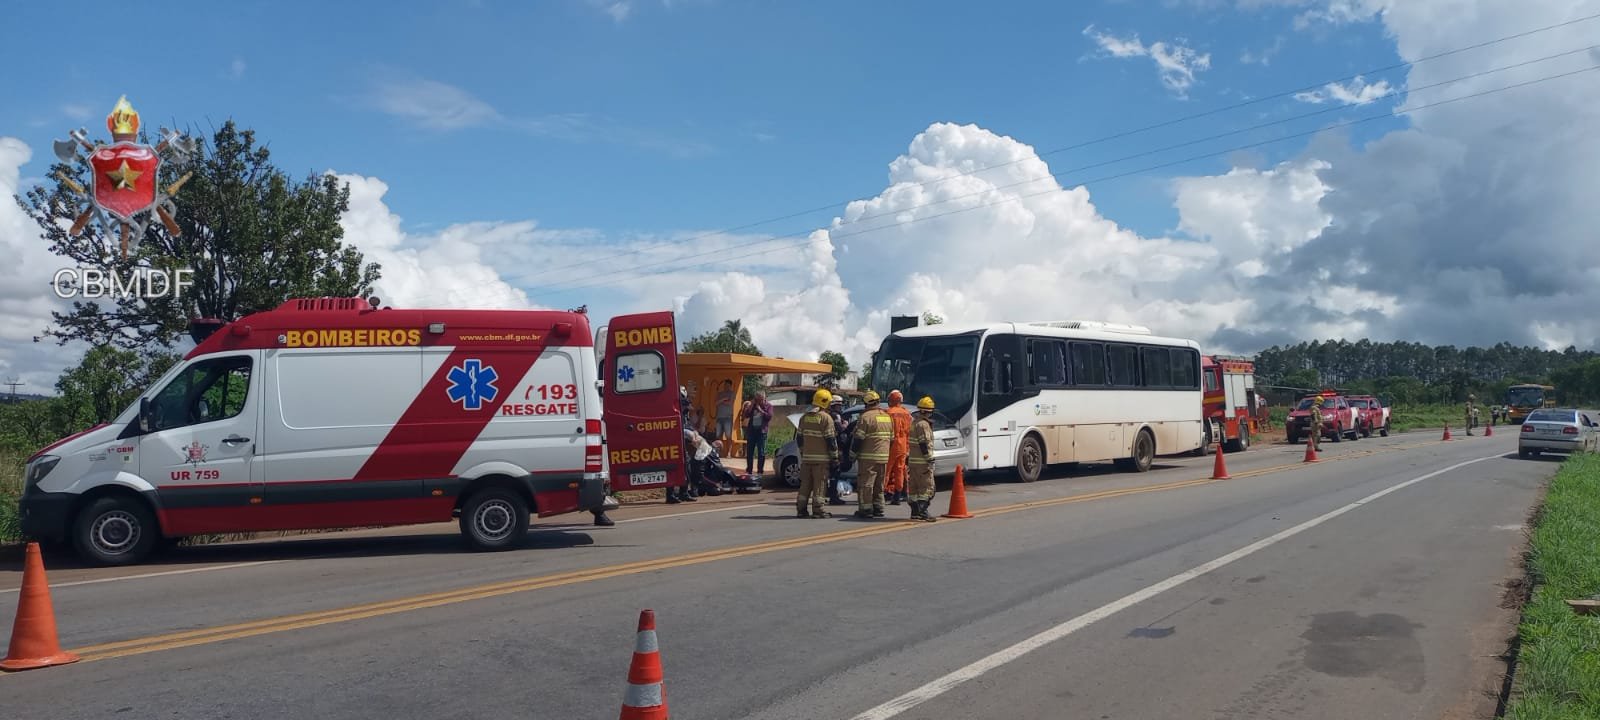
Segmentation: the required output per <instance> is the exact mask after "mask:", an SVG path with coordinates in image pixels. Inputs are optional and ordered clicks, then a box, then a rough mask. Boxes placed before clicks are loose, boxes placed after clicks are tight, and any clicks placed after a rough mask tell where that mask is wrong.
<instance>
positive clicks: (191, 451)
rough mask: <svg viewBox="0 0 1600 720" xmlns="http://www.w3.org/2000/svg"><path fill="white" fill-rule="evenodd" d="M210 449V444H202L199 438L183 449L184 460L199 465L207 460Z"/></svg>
mask: <svg viewBox="0 0 1600 720" xmlns="http://www.w3.org/2000/svg"><path fill="white" fill-rule="evenodd" d="M210 449H211V446H210V445H201V444H200V441H199V440H196V441H194V442H191V443H189V446H188V447H186V448H184V449H183V461H184V462H186V463H189V464H190V465H199V464H200V463H203V462H205V461H206V451H207V450H210Z"/></svg>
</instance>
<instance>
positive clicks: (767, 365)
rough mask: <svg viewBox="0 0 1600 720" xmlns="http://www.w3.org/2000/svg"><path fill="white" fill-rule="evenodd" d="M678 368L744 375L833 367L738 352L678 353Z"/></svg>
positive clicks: (817, 370)
mask: <svg viewBox="0 0 1600 720" xmlns="http://www.w3.org/2000/svg"><path fill="white" fill-rule="evenodd" d="M678 368H679V369H680V370H696V371H699V372H701V373H708V372H712V373H721V372H737V373H740V374H744V375H759V374H762V373H825V372H832V371H833V368H832V367H831V366H829V365H828V364H827V363H818V362H806V361H804V360H783V359H781V358H769V357H761V356H760V355H740V354H739V353H680V354H679V355H678Z"/></svg>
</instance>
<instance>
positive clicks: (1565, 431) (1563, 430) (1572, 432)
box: [1561, 425, 1578, 435]
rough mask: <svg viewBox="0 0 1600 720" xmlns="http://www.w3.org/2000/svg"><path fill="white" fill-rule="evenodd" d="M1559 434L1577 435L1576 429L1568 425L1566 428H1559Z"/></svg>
mask: <svg viewBox="0 0 1600 720" xmlns="http://www.w3.org/2000/svg"><path fill="white" fill-rule="evenodd" d="M1561 434H1562V435H1577V434H1578V429H1577V428H1575V427H1573V426H1571V425H1568V426H1566V427H1564V428H1561Z"/></svg>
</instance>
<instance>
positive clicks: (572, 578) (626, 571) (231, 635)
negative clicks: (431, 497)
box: [73, 441, 1442, 662]
mask: <svg viewBox="0 0 1600 720" xmlns="http://www.w3.org/2000/svg"><path fill="white" fill-rule="evenodd" d="M1440 442H1442V441H1432V442H1424V443H1417V444H1412V445H1397V446H1393V447H1390V448H1385V449H1381V450H1369V451H1357V452H1350V453H1344V454H1341V455H1338V456H1336V457H1330V458H1327V459H1325V460H1324V461H1323V462H1333V461H1337V460H1347V459H1351V458H1354V457H1368V456H1371V455H1376V454H1379V453H1386V452H1396V451H1399V450H1406V449H1412V448H1418V447H1425V446H1428V445H1437V444H1439V443H1440ZM1319 464H1320V463H1319ZM1305 467H1309V465H1308V464H1307V463H1303V462H1302V463H1289V464H1283V465H1274V466H1271V467H1265V468H1258V469H1255V470H1247V471H1244V472H1241V473H1237V474H1234V475H1233V476H1232V478H1231V479H1235V480H1237V479H1242V478H1250V477H1257V476H1261V475H1267V474H1270V473H1275V472H1283V471H1286V470H1292V469H1295V468H1305ZM1217 482H1225V481H1224V480H1214V479H1211V478H1198V479H1191V480H1180V481H1175V482H1170V483H1163V484H1159V485H1144V486H1140V487H1132V488H1122V489H1118V490H1105V491H1101V492H1094V493H1086V494H1079V495H1069V496H1066V497H1061V498H1053V499H1049V500H1030V501H1027V502H1020V503H1014V504H1011V505H1002V506H999V507H993V508H987V509H983V510H977V511H975V512H973V516H974V517H993V516H996V515H1003V514H1006V513H1011V512H1016V511H1019V510H1029V509H1034V508H1043V507H1054V506H1059V505H1068V504H1074V503H1083V502H1091V501H1095V500H1105V499H1109V498H1114V497H1123V496H1127V495H1139V494H1143V493H1152V492H1163V491H1166V490H1176V489H1179V488H1186V487H1195V486H1199V485H1209V484H1211V483H1217ZM922 526H923V523H920V522H913V521H901V522H895V523H886V524H880V525H875V526H872V527H865V528H857V529H852V530H844V531H840V532H833V533H824V534H822V535H808V536H804V537H798V538H790V539H787V540H774V541H771V542H766V543H759V544H756V545H749V546H746V547H741V548H733V549H719V550H707V551H703V552H698V553H691V554H688V555H682V556H677V557H672V558H657V559H650V560H640V561H637V562H630V563H622V564H618V565H608V566H604V567H597V568H589V569H585V570H573V571H569V572H563V573H556V574H552V575H541V576H538V577H531V578H522V579H518V580H506V581H500V582H493V583H488V584H483V585H475V586H472V587H466V588H460V589H456V590H446V591H442V592H434V593H426V594H422V595H414V596H410V597H405V598H400V599H397V600H387V601H383V602H374V603H365V604H361V605H352V606H348V607H343V608H334V609H330V610H318V611H314V612H306V613H299V614H295V615H285V616H280V617H275V618H267V619H264V620H254V621H250V622H243V623H236V624H232V625H219V626H216V627H210V628H199V629H195V630H183V631H179V632H173V633H165V634H161V635H153V636H149V637H143V638H136V639H133V640H121V641H117V642H109V643H101V644H98V645H90V646H87V647H81V648H76V649H74V650H73V652H75V653H77V654H78V655H80V656H81V657H82V658H83V660H84V661H85V662H91V661H95V660H107V659H110V658H118V657H127V656H129V655H142V654H145V653H152V652H159V651H162V650H173V649H177V648H184V647H192V646H195V645H206V644H210V643H217V642H224V641H228V640H237V639H242V638H248V637H255V636H258V635H266V634H270V633H278V632H285V631H289V630H299V629H304V628H310V627H317V626H319V625H330V624H334V623H343V622H351V621H355V620H366V619H370V618H375V617H382V616H385V615H393V614H396V613H403V612H410V611H413V610H421V609H425V608H432V607H439V606H441V605H452V604H455V603H461V602H467V601H471V600H482V599H486V598H492V597H497V596H500V595H509V594H512V593H521V592H529V591H532V590H542V589H546V588H553V587H561V586H563V585H573V584H577V583H585V582H594V581H598V580H607V579H610V578H617V577H624V576H628V575H636V574H640V573H647V572H655V571H659V570H668V569H672V568H678V567H686V566H690V565H700V564H703V563H710V562H716V561H720V560H731V559H733V558H740V557H747V556H750V555H760V554H765V553H771V552H778V551H781V550H792V549H796V548H803V547H811V546H815V545H823V544H828V543H835V542H841V541H845V540H854V539H856V538H864V537H871V536H874V535H883V534H887V533H892V532H899V531H903V530H909V529H911V528H915V527H922Z"/></svg>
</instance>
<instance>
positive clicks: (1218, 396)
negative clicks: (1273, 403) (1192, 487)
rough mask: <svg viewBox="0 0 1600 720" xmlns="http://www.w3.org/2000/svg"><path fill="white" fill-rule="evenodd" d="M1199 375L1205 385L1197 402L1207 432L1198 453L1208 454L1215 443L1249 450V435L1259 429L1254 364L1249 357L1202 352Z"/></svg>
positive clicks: (1233, 448) (1235, 450)
mask: <svg viewBox="0 0 1600 720" xmlns="http://www.w3.org/2000/svg"><path fill="white" fill-rule="evenodd" d="M1200 375H1201V378H1202V382H1203V383H1204V385H1203V387H1204V388H1205V393H1204V398H1203V400H1202V401H1201V403H1202V407H1203V408H1204V413H1203V415H1204V417H1205V419H1206V426H1207V429H1208V430H1209V432H1208V433H1207V434H1206V441H1205V444H1204V445H1202V446H1201V447H1200V450H1199V453H1200V454H1202V455H1205V454H1209V453H1210V452H1211V450H1212V448H1214V447H1216V445H1217V443H1226V444H1225V445H1224V446H1223V447H1224V448H1225V449H1226V450H1227V451H1228V452H1240V451H1243V450H1248V449H1250V435H1251V434H1252V433H1255V432H1257V431H1258V430H1259V429H1260V424H1261V421H1260V418H1259V413H1258V411H1257V403H1258V402H1259V401H1258V400H1257V399H1256V366H1255V364H1254V363H1252V362H1250V361H1249V360H1243V359H1239V358H1225V357H1220V356H1211V355H1202V356H1201V357H1200Z"/></svg>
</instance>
